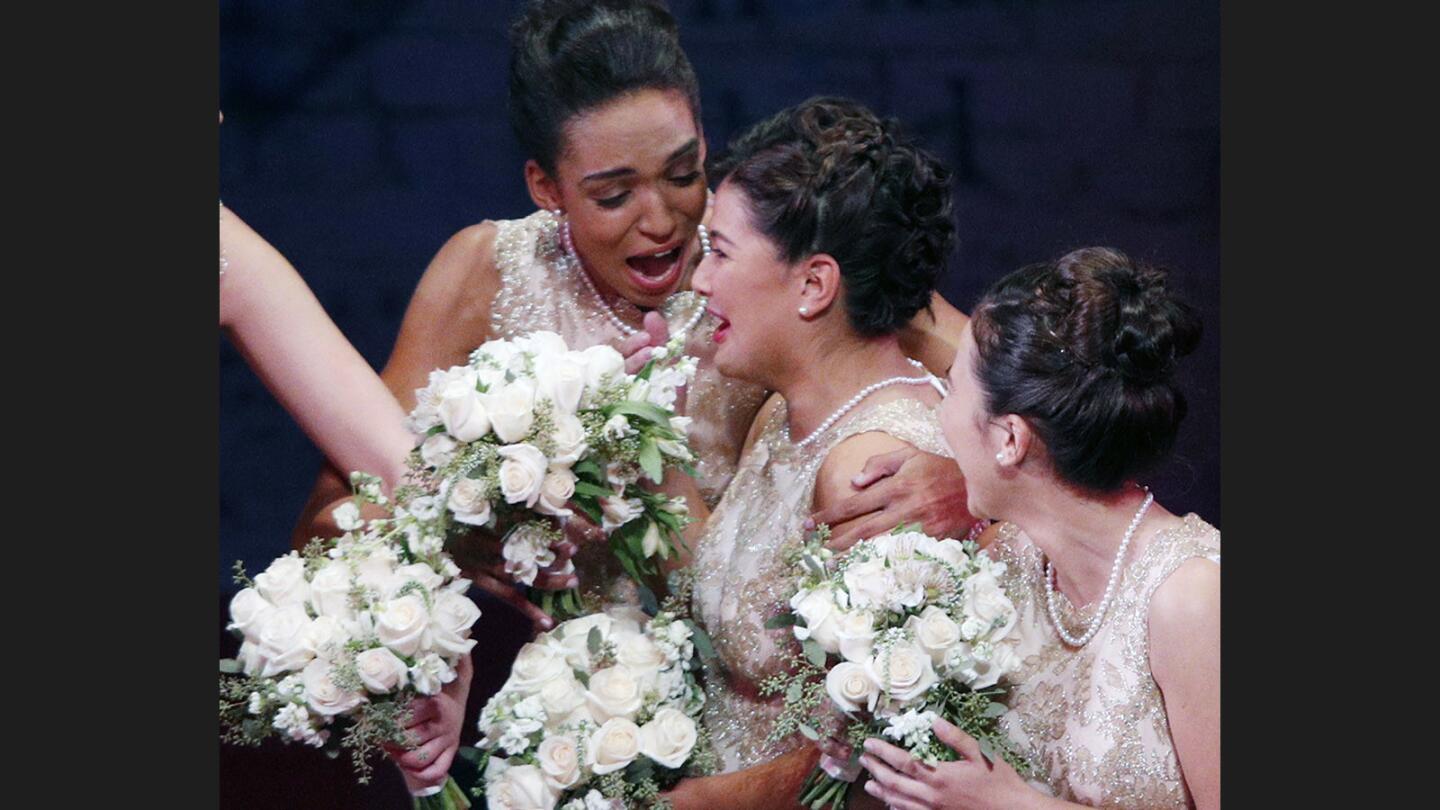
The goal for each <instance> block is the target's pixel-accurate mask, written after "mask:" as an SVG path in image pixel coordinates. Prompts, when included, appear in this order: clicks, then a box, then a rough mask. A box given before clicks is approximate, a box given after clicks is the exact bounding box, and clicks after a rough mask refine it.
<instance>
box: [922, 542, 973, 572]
mask: <svg viewBox="0 0 1440 810" xmlns="http://www.w3.org/2000/svg"><path fill="white" fill-rule="evenodd" d="M930 556H932V557H934V558H936V559H938V560H944V561H945V562H947V563H950V564H951V565H953V566H955V567H956V568H957V569H959V570H962V571H963V570H964V569H965V564H966V563H967V562H968V561H969V559H970V555H968V554H966V553H965V547H964V546H963V545H961V544H960V541H959V540H950V539H946V540H941V541H939V542H937V543H936V544H935V547H934V548H933V549H931V550H930Z"/></svg>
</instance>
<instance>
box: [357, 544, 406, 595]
mask: <svg viewBox="0 0 1440 810" xmlns="http://www.w3.org/2000/svg"><path fill="white" fill-rule="evenodd" d="M397 561H398V560H397V557H396V555H395V550H394V549H393V548H390V547H388V546H387V547H382V548H376V549H373V550H371V551H370V553H369V554H367V555H366V556H365V557H364V558H363V559H361V560H359V561H357V562H356V563H355V579H356V580H357V581H358V582H359V583H360V584H361V585H363V586H365V587H367V588H374V589H375V590H377V591H383V590H385V586H386V585H387V584H389V582H390V578H391V577H393V576H395V565H396V562H397Z"/></svg>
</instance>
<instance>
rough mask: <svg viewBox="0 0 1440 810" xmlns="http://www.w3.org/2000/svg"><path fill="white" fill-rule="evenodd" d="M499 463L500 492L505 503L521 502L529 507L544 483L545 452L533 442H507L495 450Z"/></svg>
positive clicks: (533, 503)
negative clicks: (507, 443) (500, 460)
mask: <svg viewBox="0 0 1440 810" xmlns="http://www.w3.org/2000/svg"><path fill="white" fill-rule="evenodd" d="M496 453H498V454H499V456H500V457H501V458H503V459H505V460H504V461H503V462H501V463H500V494H502V495H504V496H505V502H506V503H523V504H525V508H526V509H529V508H531V507H533V506H535V501H536V500H538V499H539V498H540V488H541V486H542V485H543V484H544V483H545V466H546V462H545V454H544V453H542V452H540V449H539V448H538V447H536V446H535V445H533V444H509V445H506V446H504V447H502V448H500V449H499V450H497V451H496Z"/></svg>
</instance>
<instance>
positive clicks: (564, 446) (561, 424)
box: [550, 413, 590, 468]
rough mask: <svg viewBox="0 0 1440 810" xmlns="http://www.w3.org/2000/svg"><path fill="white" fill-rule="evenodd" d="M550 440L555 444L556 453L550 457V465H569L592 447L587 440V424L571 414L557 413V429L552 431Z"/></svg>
mask: <svg viewBox="0 0 1440 810" xmlns="http://www.w3.org/2000/svg"><path fill="white" fill-rule="evenodd" d="M550 441H552V442H554V444H555V455H553V456H551V457H550V466H551V467H552V468H553V467H554V466H555V465H557V464H558V465H560V466H562V467H569V466H570V465H572V464H574V463H575V462H577V461H579V460H580V457H581V456H583V455H585V451H586V450H588V449H590V446H589V444H587V443H586V441H585V425H584V424H583V423H581V421H580V420H579V419H578V418H576V417H574V416H572V415H570V414H565V413H561V414H556V415H555V429H554V430H553V431H551V432H550Z"/></svg>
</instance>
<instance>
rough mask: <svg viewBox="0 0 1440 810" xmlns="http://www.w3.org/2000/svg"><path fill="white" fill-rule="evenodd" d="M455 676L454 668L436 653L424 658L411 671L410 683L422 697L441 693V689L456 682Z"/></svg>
mask: <svg viewBox="0 0 1440 810" xmlns="http://www.w3.org/2000/svg"><path fill="white" fill-rule="evenodd" d="M455 674H456V673H455V670H454V668H453V667H451V666H450V665H449V664H447V663H445V659H443V658H441V657H440V656H438V655H436V654H435V653H429V654H427V655H424V656H422V657H421V658H420V660H418V661H416V662H415V665H414V666H412V667H410V670H409V675H410V682H411V683H413V684H415V691H417V692H419V693H420V694H422V695H433V694H435V693H436V692H439V691H440V689H441V687H443V686H444V685H445V684H447V683H450V682H451V681H453V680H455Z"/></svg>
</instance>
